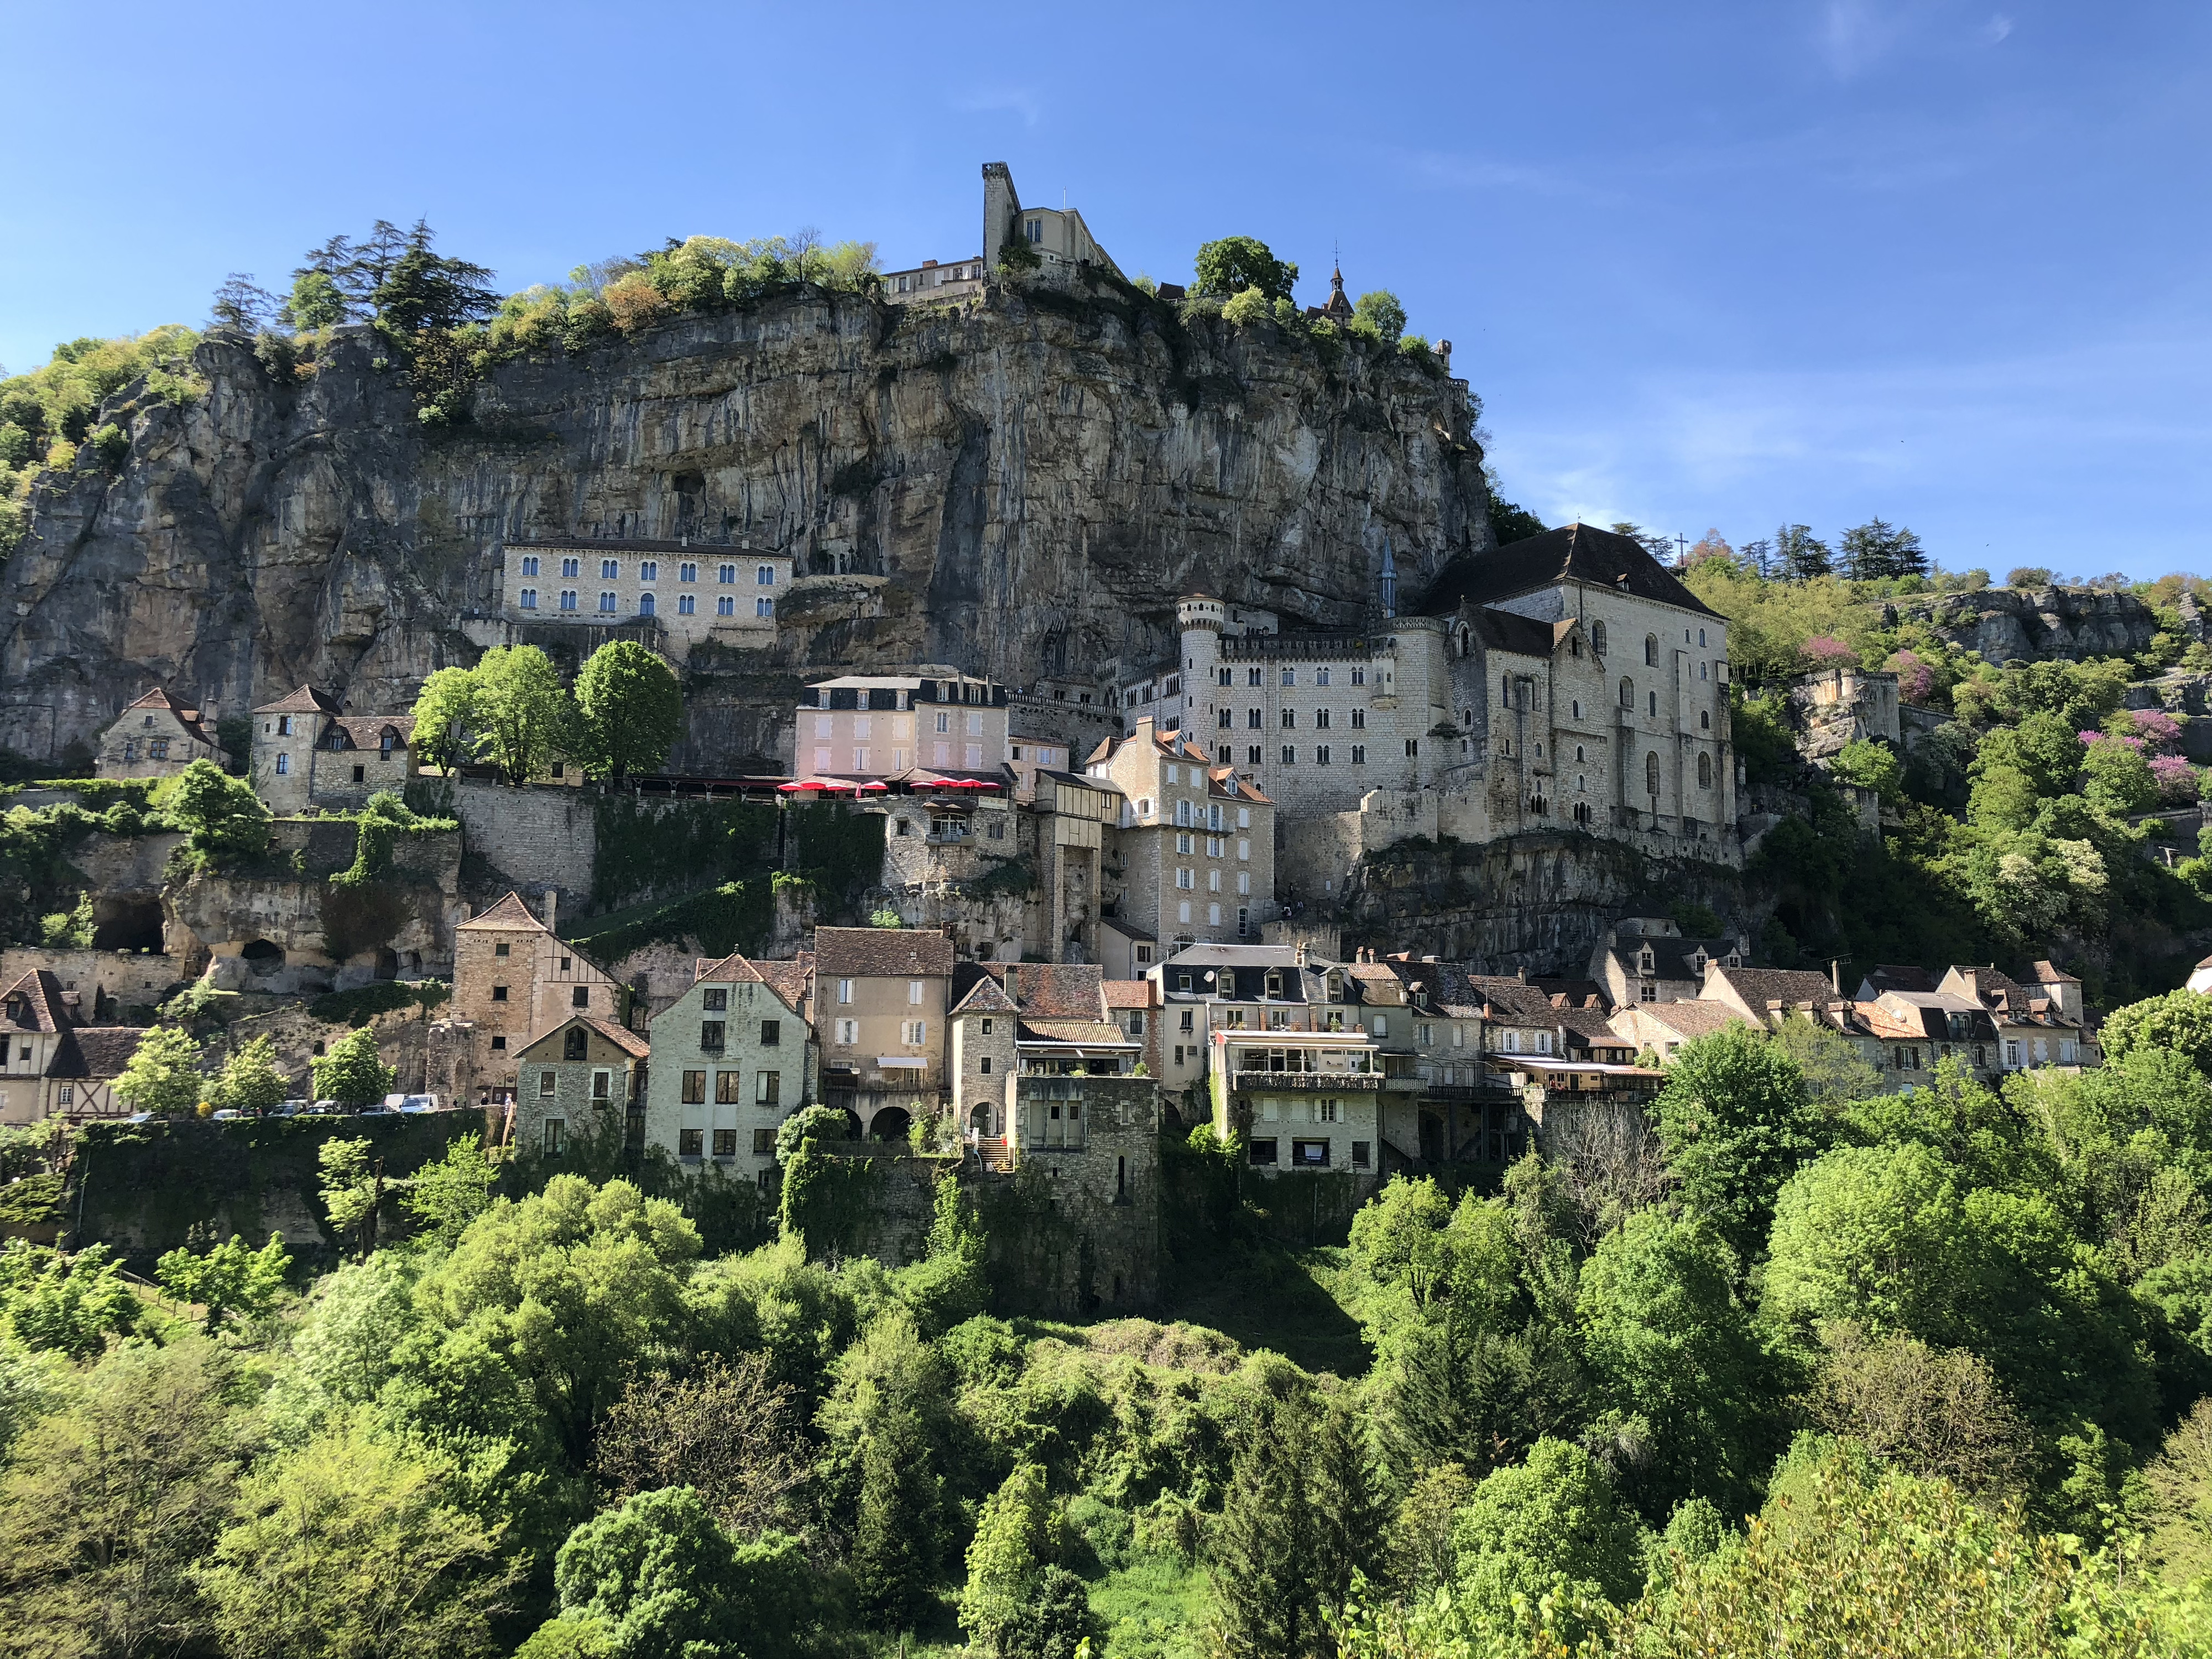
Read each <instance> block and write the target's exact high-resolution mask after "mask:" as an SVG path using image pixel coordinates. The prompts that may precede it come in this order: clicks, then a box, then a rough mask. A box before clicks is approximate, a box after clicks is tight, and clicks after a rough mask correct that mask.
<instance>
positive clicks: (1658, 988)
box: [1589, 916, 1751, 1008]
mask: <svg viewBox="0 0 2212 1659" xmlns="http://www.w3.org/2000/svg"><path fill="white" fill-rule="evenodd" d="M1715 962H1717V963H1720V964H1721V965H1722V966H1723V968H1744V967H1748V966H1749V965H1750V963H1751V941H1750V940H1749V939H1745V938H1743V937H1741V936H1738V937H1736V938H1735V939H1685V938H1683V937H1682V929H1681V927H1680V925H1679V924H1677V923H1676V922H1674V921H1671V920H1669V919H1668V918H1667V917H1665V916H1623V917H1622V918H1621V919H1620V921H1617V922H1615V923H1614V924H1613V926H1612V927H1609V928H1607V930H1606V933H1605V937H1604V938H1603V939H1600V940H1599V941H1598V943H1597V945H1595V947H1594V948H1593V949H1592V951H1590V960H1589V976H1590V977H1591V978H1592V979H1594V980H1595V981H1597V983H1598V986H1599V987H1600V989H1601V991H1602V993H1603V994H1604V996H1605V999H1606V1000H1607V1003H1609V1004H1610V1005H1611V1006H1613V1007H1616V1008H1619V1007H1621V1006H1625V1005H1626V1004H1629V1003H1632V1002H1680V1001H1685V1000H1688V999H1690V998H1692V997H1697V996H1702V995H1703V994H1705V967H1706V964H1707V963H1715Z"/></svg>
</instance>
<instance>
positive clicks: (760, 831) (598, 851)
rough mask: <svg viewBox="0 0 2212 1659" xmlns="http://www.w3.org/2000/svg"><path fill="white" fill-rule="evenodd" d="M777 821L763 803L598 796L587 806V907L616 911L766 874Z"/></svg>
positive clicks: (772, 856)
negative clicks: (589, 876) (589, 886)
mask: <svg viewBox="0 0 2212 1659" xmlns="http://www.w3.org/2000/svg"><path fill="white" fill-rule="evenodd" d="M776 817H777V809H776V808H775V806H773V805H769V804H768V803H767V802H764V801H748V800H726V801H713V800H647V799H642V798H641V797H639V796H635V795H623V794H605V795H601V796H599V797H598V798H597V799H596V800H595V801H594V802H593V803H592V830H593V834H594V837H595V840H594V845H593V848H592V908H594V909H595V910H619V909H622V908H624V907H626V906H629V905H634V904H637V903H640V902H645V901H647V900H651V899H655V898H667V897H671V896H676V895H679V894H684V893H689V892H692V891H694V890H697V889H698V888H701V887H702V886H708V885H719V884H721V883H723V882H726V881H743V880H745V879H747V878H750V877H754V876H764V875H765V874H766V873H767V872H768V871H769V868H770V867H771V866H773V865H774V863H775V854H776V844H775V843H776V829H777V824H776Z"/></svg>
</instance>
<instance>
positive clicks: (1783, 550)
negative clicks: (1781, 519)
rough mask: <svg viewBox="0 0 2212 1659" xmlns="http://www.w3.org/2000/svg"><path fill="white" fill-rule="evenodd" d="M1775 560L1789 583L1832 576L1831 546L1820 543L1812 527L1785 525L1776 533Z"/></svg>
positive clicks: (1783, 577) (1784, 578)
mask: <svg viewBox="0 0 2212 1659" xmlns="http://www.w3.org/2000/svg"><path fill="white" fill-rule="evenodd" d="M1774 557H1775V562H1776V563H1777V564H1778V565H1779V566H1780V568H1781V574H1782V580H1784V581H1786V582H1802V581H1810V580H1813V578H1814V577H1815V576H1825V575H1826V574H1828V571H1829V568H1830V561H1829V557H1828V544H1826V542H1823V541H1819V540H1816V539H1815V538H1814V535H1813V527H1812V526H1810V525H1802V524H1785V525H1784V526H1781V527H1780V528H1779V529H1778V530H1777V531H1776V532H1774Z"/></svg>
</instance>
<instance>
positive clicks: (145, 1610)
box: [0, 1337, 243, 1659]
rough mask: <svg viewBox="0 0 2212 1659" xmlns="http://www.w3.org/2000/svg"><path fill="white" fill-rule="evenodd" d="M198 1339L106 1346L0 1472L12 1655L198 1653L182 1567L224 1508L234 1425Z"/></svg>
mask: <svg viewBox="0 0 2212 1659" xmlns="http://www.w3.org/2000/svg"><path fill="white" fill-rule="evenodd" d="M235 1393H236V1385H235V1382H234V1375H233V1372H232V1370H231V1367H230V1365H229V1364H228V1360H227V1359H226V1358H225V1357H224V1356H223V1354H222V1352H220V1351H219V1350H217V1349H216V1347H215V1346H213V1345H212V1344H210V1343H209V1342H208V1341H206V1340H204V1339H203V1338H199V1337H188V1338H186V1339H185V1340H182V1341H178V1342H173V1343H170V1344H169V1345H167V1346H161V1347H156V1346H152V1345H150V1344H139V1343H132V1344H127V1345H125V1346H122V1347H118V1349H116V1350H115V1351H114V1352H112V1353H111V1354H109V1355H108V1356H107V1358H105V1359H103V1360H102V1361H101V1362H100V1364H99V1365H98V1366H97V1367H95V1368H94V1370H92V1371H91V1373H90V1374H89V1375H88V1376H87V1377H86V1378H85V1379H84V1383H83V1386H82V1389H80V1390H78V1391H77V1392H76V1397H75V1398H74V1399H73V1400H72V1401H70V1404H69V1405H68V1406H66V1407H64V1408H63V1409H61V1410H59V1411H57V1412H55V1413H52V1414H51V1415H49V1416H46V1417H44V1418H42V1419H40V1420H39V1421H38V1422H36V1423H34V1424H33V1425H31V1426H30V1427H29V1429H27V1431H25V1432H24V1434H23V1436H22V1437H21V1439H20V1440H19V1441H18V1442H17V1443H16V1446H15V1461H14V1462H13V1463H12V1464H10V1465H9V1468H7V1470H6V1471H5V1473H4V1474H0V1632H4V1634H0V1641H5V1642H6V1643H7V1644H8V1645H9V1647H10V1648H13V1649H14V1650H15V1651H18V1652H21V1653H25V1654H36V1655H52V1656H56V1659H59V1656H63V1655H72V1656H74V1655H86V1656H90V1655H137V1654H147V1655H150V1654H156V1653H174V1652H178V1651H180V1650H199V1651H204V1650H205V1645H204V1644H205V1643H206V1641H207V1638H208V1637H209V1636H210V1634H211V1632H210V1630H209V1628H208V1626H209V1620H208V1618H207V1611H206V1605H205V1603H204V1601H203V1600H202V1598H201V1596H200V1594H199V1591H198V1588H197V1584H196V1583H194V1581H193V1576H192V1571H193V1565H194V1564H195V1563H196V1562H197V1561H199V1560H200V1559H202V1558H203V1557H204V1556H205V1554H206V1553H207V1551H208V1548H209V1547H210V1545H211V1544H213V1543H214V1541H215V1539H216V1534H217V1533H218V1531H219V1530H220V1529H221V1528H222V1524H223V1522H224V1520H225V1518H226V1516H227V1515H228V1510H229V1507H230V1498H231V1493H232V1492H233V1490H234V1485H235V1482H236V1480H237V1471H238V1465H239V1454H240V1451H241V1450H242V1449H243V1448H242V1446H241V1444H240V1437H241V1436H240V1431H241V1428H242V1425H241V1423H240V1421H239V1420H238V1419H236V1418H235V1417H234V1415H233V1412H232V1401H233V1398H234V1395H235Z"/></svg>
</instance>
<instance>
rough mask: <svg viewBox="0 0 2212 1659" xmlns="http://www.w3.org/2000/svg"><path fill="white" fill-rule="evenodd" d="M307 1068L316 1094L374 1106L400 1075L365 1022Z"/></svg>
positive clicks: (341, 1038)
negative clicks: (379, 1052) (378, 1047)
mask: <svg viewBox="0 0 2212 1659" xmlns="http://www.w3.org/2000/svg"><path fill="white" fill-rule="evenodd" d="M307 1068H308V1070H309V1071H311V1072H313V1073H314V1079H315V1098H316V1099H318V1100H334V1101H337V1103H339V1104H340V1105H342V1106H373V1105H374V1104H375V1103H377V1102H378V1101H380V1100H382V1099H383V1098H384V1097H385V1096H386V1095H388V1094H390V1093H391V1092H392V1087H393V1085H395V1084H396V1083H397V1082H398V1078H399V1073H398V1071H397V1070H396V1069H395V1068H394V1067H392V1066H386V1064H385V1063H384V1062H383V1061H382V1060H379V1059H378V1058H377V1057H376V1032H375V1030H374V1029H373V1028H372V1027H370V1026H367V1025H364V1026H362V1028H361V1029H360V1030H356V1031H349V1032H347V1033H346V1034H345V1035H344V1036H342V1037H340V1038H339V1039H338V1040H337V1042H333V1043H331V1045H330V1048H329V1049H328V1051H327V1052H325V1053H324V1054H319V1055H317V1056H316V1057H315V1058H314V1059H313V1060H309V1061H308V1062H307ZM118 1086H120V1085H118Z"/></svg>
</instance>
